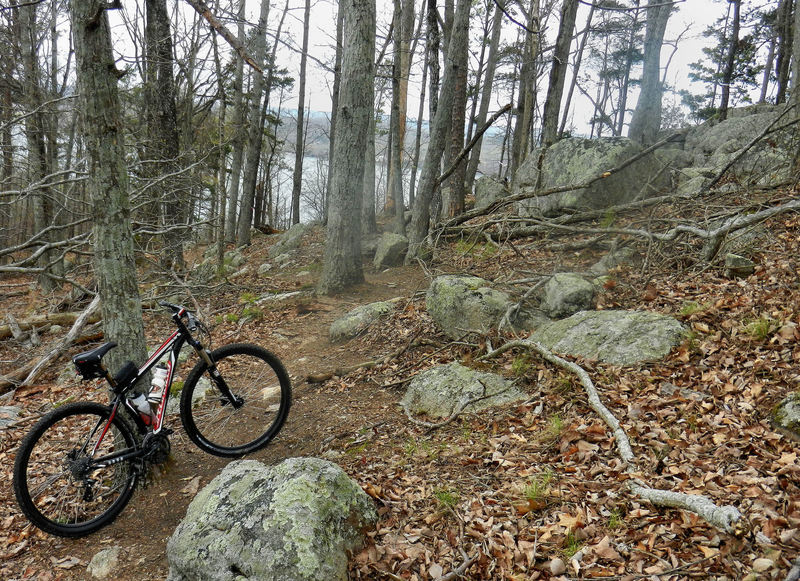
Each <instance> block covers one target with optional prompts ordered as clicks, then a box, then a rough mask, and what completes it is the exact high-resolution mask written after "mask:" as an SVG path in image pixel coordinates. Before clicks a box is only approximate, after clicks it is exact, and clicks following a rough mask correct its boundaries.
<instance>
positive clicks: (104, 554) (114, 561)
mask: <svg viewBox="0 0 800 581" xmlns="http://www.w3.org/2000/svg"><path fill="white" fill-rule="evenodd" d="M121 550H122V549H120V547H117V546H114V547H110V548H108V549H103V550H102V551H100V552H99V553H97V554H96V555H95V556H94V557H92V560H91V561H90V562H89V566H88V567H86V572H87V573H89V574H90V575H91V576H92V577H94V578H95V579H106V578H107V577H108V576H109V575H111V574H112V573H113V572H114V571H116V569H117V567H118V566H119V554H120V551H121Z"/></svg>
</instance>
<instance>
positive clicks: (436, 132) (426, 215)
mask: <svg viewBox="0 0 800 581" xmlns="http://www.w3.org/2000/svg"><path fill="white" fill-rule="evenodd" d="M469 8H470V2H469V0H459V1H458V5H457V7H456V11H455V17H454V20H453V28H452V34H451V40H450V44H451V46H450V48H449V49H448V51H447V60H446V61H445V72H444V79H443V80H442V90H441V93H440V95H439V105H438V107H437V110H436V117H435V118H434V119H433V123H432V125H431V129H430V136H429V138H428V152H427V153H426V155H425V163H424V164H423V166H422V174H421V176H420V185H419V192H418V195H417V199H416V201H415V203H414V213H413V218H412V222H411V231H410V232H409V251H408V255H407V256H406V261H407V262H410V261H411V260H413V259H414V258H416V257H417V256H419V255H420V253H421V246H422V244H423V243H424V241H425V238H426V237H427V235H428V228H429V222H430V216H431V200H432V199H433V194H434V190H435V189H436V182H437V179H438V177H439V164H440V163H441V160H442V154H443V153H444V148H445V145H446V143H447V139H446V138H447V129H448V127H449V125H450V114H451V111H452V110H453V97H454V91H453V89H454V85H455V77H456V74H457V72H458V71H457V70H456V67H457V65H456V63H455V62H454V61H453V56H454V54H455V53H456V52H458V51H459V47H463V46H465V45H466V43H467V39H468V36H469Z"/></svg>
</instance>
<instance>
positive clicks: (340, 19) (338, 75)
mask: <svg viewBox="0 0 800 581" xmlns="http://www.w3.org/2000/svg"><path fill="white" fill-rule="evenodd" d="M338 7H339V8H338V11H337V13H336V55H335V57H334V62H333V90H332V91H331V122H330V135H329V139H328V142H329V143H328V176H327V180H326V182H327V183H326V185H325V196H324V200H323V206H324V210H323V222H324V223H325V224H327V222H328V207H329V204H330V198H331V187H332V184H331V181H332V180H333V166H334V164H335V163H336V158H335V157H334V156H335V153H336V152H335V146H336V121H337V116H338V114H339V91H340V86H341V82H342V42H343V34H344V11H343V9H342V4H341V2H340V3H338Z"/></svg>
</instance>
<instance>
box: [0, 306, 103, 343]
mask: <svg viewBox="0 0 800 581" xmlns="http://www.w3.org/2000/svg"><path fill="white" fill-rule="evenodd" d="M85 312H86V311H83V312H82V313H47V314H46V315H38V316H36V317H31V318H30V319H25V320H24V321H19V327H20V329H22V330H23V331H27V330H30V329H32V328H34V327H43V326H45V325H62V326H63V325H70V324H73V323H75V321H76V320H77V319H78V317H80V316H81V315H83V314H84V313H85ZM99 320H100V315H99V314H97V313H96V312H92V313H91V314H90V315H89V317H88V319H87V320H86V321H85V323H96V322H98V321H99ZM11 336H13V332H12V330H11V327H10V326H9V325H0V339H8V338H9V337H11Z"/></svg>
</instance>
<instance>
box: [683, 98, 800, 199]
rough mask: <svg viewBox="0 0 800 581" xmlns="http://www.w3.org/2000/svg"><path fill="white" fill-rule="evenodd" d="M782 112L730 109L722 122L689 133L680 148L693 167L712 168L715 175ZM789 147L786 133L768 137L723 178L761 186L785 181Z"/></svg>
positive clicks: (774, 108)
mask: <svg viewBox="0 0 800 581" xmlns="http://www.w3.org/2000/svg"><path fill="white" fill-rule="evenodd" d="M782 110H783V109H782V107H780V106H771V105H766V106H764V105H758V106H753V107H744V108H740V109H733V110H731V111H729V113H728V118H727V119H726V120H725V121H709V122H706V123H704V124H703V125H700V126H699V127H696V128H693V129H692V130H690V131H689V133H688V135H687V137H686V143H685V145H684V148H685V150H686V152H687V153H688V154H689V155H691V156H692V158H693V164H694V165H695V166H696V167H707V168H712V169H713V171H714V173H715V174H716V173H717V172H718V171H720V170H722V168H724V167H725V166H726V165H727V164H728V163H729V162H730V161H731V160H733V158H734V157H735V156H737V155H739V153H740V151H741V150H742V149H743V148H744V147H746V146H747V144H748V143H749V142H750V141H751V140H752V139H753V137H755V136H757V135H759V134H760V133H761V132H762V131H763V130H764V129H766V128H767V127H768V126H769V125H770V124H771V123H773V122H774V121H775V120H776V119H777V118H778V116H779V115H780V114H781V112H782ZM784 119H785V117H784ZM792 147H793V146H792V145H791V140H790V135H789V133H788V132H786V131H784V132H782V133H780V132H779V133H775V134H772V135H770V139H762V140H760V141H759V142H758V143H756V144H755V145H754V146H753V147H752V148H751V149H750V150H749V151H748V152H747V153H745V154H744V155H743V156H741V157H740V158H739V159H738V160H737V161H736V163H735V164H734V166H733V167H731V168H729V169H728V172H727V175H729V176H732V177H735V178H742V179H744V178H746V179H748V180H754V181H755V182H757V183H759V184H763V185H769V184H775V183H779V182H780V181H782V180H784V179H786V178H787V177H789V174H790V170H791V160H792V155H791V154H790V152H792V150H791V148H792Z"/></svg>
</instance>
